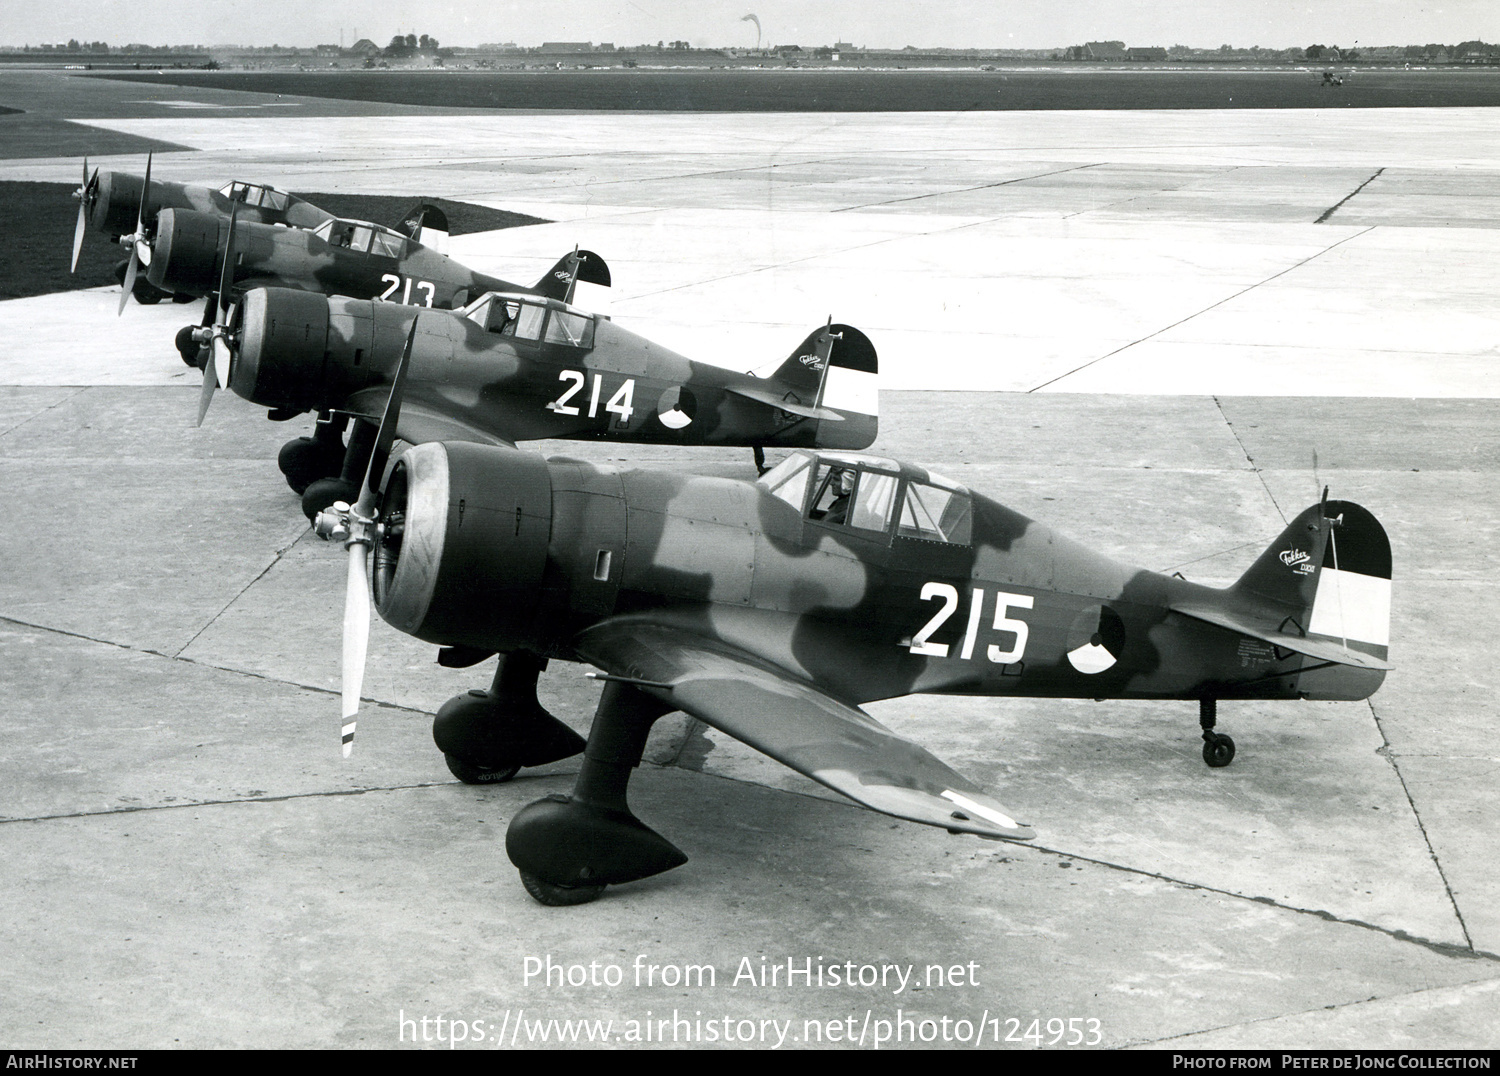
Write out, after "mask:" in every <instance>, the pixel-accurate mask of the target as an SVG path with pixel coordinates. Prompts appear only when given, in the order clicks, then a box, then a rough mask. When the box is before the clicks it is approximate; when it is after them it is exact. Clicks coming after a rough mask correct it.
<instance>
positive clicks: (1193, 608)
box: [1171, 602, 1395, 670]
mask: <svg viewBox="0 0 1500 1076" xmlns="http://www.w3.org/2000/svg"><path fill="white" fill-rule="evenodd" d="M1171 609H1172V611H1173V612H1174V613H1181V614H1182V615H1183V616H1188V617H1192V618H1193V619H1194V620H1201V621H1203V622H1204V623H1206V624H1213V625H1215V626H1216V627H1220V628H1228V629H1229V630H1230V631H1237V632H1239V633H1240V634H1241V635H1248V636H1250V638H1252V639H1259V640H1260V641H1261V642H1263V643H1270V644H1271V645H1272V646H1279V647H1281V649H1283V650H1291V651H1294V652H1295V653H1298V654H1306V655H1307V656H1308V657H1310V658H1317V659H1318V660H1319V661H1333V662H1337V663H1338V664H1340V665H1352V666H1353V667H1354V668H1356V669H1381V670H1389V669H1392V668H1395V666H1393V665H1392V664H1391V663H1390V662H1388V661H1382V660H1380V659H1379V658H1377V657H1375V656H1374V655H1373V654H1365V653H1362V652H1360V651H1358V650H1351V649H1349V648H1348V647H1346V646H1340V645H1339V644H1338V643H1336V642H1333V641H1331V640H1328V639H1309V638H1307V637H1306V636H1302V635H1292V634H1290V633H1288V632H1284V631H1278V630H1276V629H1275V628H1271V627H1268V626H1267V625H1266V624H1263V623H1260V622H1258V621H1256V620H1254V619H1253V618H1251V617H1248V616H1244V615H1241V614H1237V613H1234V612H1230V611H1229V610H1226V609H1220V608H1217V607H1216V606H1212V605H1207V604H1203V603H1198V602H1173V603H1172V604H1171Z"/></svg>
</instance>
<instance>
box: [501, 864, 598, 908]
mask: <svg viewBox="0 0 1500 1076" xmlns="http://www.w3.org/2000/svg"><path fill="white" fill-rule="evenodd" d="M520 873H521V884H522V885H524V886H525V887H526V892H528V893H530V894H531V896H532V898H533V899H534V900H535V901H536V902H537V903H538V904H545V905H547V907H549V908H567V907H569V906H571V905H574V904H587V903H588V902H589V901H591V900H598V899H599V894H601V893H603V892H604V887H603V886H602V885H553V884H552V883H551V882H544V881H542V880H541V879H540V878H538V877H537V876H536V875H534V874H531V873H528V872H527V871H521V872H520Z"/></svg>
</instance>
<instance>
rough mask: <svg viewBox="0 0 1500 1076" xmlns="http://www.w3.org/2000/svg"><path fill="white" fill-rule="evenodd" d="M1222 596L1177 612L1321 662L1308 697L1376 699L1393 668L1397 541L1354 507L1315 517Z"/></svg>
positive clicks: (1294, 526)
mask: <svg viewBox="0 0 1500 1076" xmlns="http://www.w3.org/2000/svg"><path fill="white" fill-rule="evenodd" d="M1222 593H1223V594H1224V598H1223V599H1219V598H1214V599H1212V600H1208V599H1204V598H1202V597H1184V598H1182V599H1178V600H1174V601H1173V602H1172V603H1171V607H1172V609H1173V610H1174V611H1175V612H1178V613H1181V614H1183V615H1185V616H1190V617H1194V618H1196V619H1198V620H1203V621H1207V622H1208V623H1210V624H1216V625H1218V626H1219V627H1222V628H1228V629H1230V630H1231V631H1237V632H1240V633H1241V634H1243V635H1248V636H1250V637H1251V638H1254V639H1260V640H1261V641H1263V642H1267V643H1271V644H1272V645H1273V646H1276V647H1279V648H1281V649H1284V650H1290V651H1293V652H1294V653H1298V654H1303V655H1305V656H1307V657H1310V658H1313V659H1315V661H1316V662H1319V663H1321V664H1315V665H1313V666H1309V667H1304V669H1303V671H1302V673H1301V674H1300V675H1301V679H1300V681H1299V684H1298V688H1297V690H1298V694H1300V695H1301V696H1302V697H1303V698H1313V699H1363V698H1367V697H1368V696H1369V695H1370V694H1371V693H1372V692H1373V691H1374V690H1375V689H1376V688H1377V687H1379V686H1380V682H1381V680H1382V679H1384V676H1385V672H1386V670H1388V669H1390V667H1391V666H1390V663H1389V661H1388V660H1387V658H1388V657H1389V648H1390V631H1391V629H1390V624H1391V543H1390V539H1389V538H1387V537H1386V533H1385V529H1384V528H1383V527H1381V525H1380V523H1379V522H1378V521H1377V520H1376V519H1375V517H1374V516H1373V515H1371V514H1370V513H1369V512H1368V511H1367V510H1366V509H1364V508H1361V507H1360V506H1359V505H1357V504H1355V503H1353V502H1352V501H1324V502H1323V503H1321V504H1315V505H1313V506H1312V507H1311V508H1309V509H1307V510H1306V511H1305V512H1303V513H1302V514H1301V515H1299V516H1298V517H1297V518H1296V519H1294V520H1292V522H1291V524H1290V525H1289V526H1288V527H1287V528H1286V530H1284V531H1282V532H1281V536H1280V537H1279V538H1277V539H1276V541H1274V542H1272V543H1271V544H1270V546H1268V547H1267V549H1266V551H1265V552H1264V553H1262V554H1261V555H1260V557H1259V558H1257V559H1256V561H1255V563H1254V564H1252V565H1251V566H1250V569H1249V571H1247V572H1246V573H1245V574H1244V575H1243V576H1241V577H1240V579H1239V581H1238V582H1236V583H1235V584H1234V586H1232V587H1230V588H1229V589H1228V591H1225V592H1222Z"/></svg>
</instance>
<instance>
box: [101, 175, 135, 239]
mask: <svg viewBox="0 0 1500 1076" xmlns="http://www.w3.org/2000/svg"><path fill="white" fill-rule="evenodd" d="M142 186H143V183H142V181H141V179H140V178H139V177H138V176H132V175H130V174H129V173H127V172H100V173H99V183H98V186H97V187H96V188H95V190H94V196H93V206H92V208H91V209H90V211H89V227H91V228H92V229H93V230H94V231H96V232H103V233H104V234H106V235H129V234H130V233H132V232H134V231H135V218H136V214H137V213H139V212H140V208H141V187H142Z"/></svg>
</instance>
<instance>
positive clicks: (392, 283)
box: [380, 273, 437, 306]
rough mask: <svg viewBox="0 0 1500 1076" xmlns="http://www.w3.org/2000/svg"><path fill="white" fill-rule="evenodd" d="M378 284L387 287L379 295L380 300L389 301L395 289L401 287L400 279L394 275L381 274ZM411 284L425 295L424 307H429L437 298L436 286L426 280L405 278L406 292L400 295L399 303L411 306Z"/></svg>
mask: <svg viewBox="0 0 1500 1076" xmlns="http://www.w3.org/2000/svg"><path fill="white" fill-rule="evenodd" d="M380 282H381V283H382V284H386V285H388V287H387V288H386V289H385V291H383V292H381V293H380V297H381V298H382V299H390V297H391V296H392V295H395V294H396V289H397V288H399V287H401V278H400V277H399V276H397V275H396V274H395V273H382V274H381V276H380ZM413 284H415V285H416V286H417V290H418V291H420V292H425V293H426V295H427V302H426V304H425V305H427V306H431V305H432V300H433V299H434V298H435V297H436V296H437V285H436V284H433V283H430V282H428V281H426V280H413V279H412V278H411V277H407V278H406V290H405V291H403V292H402V293H401V302H403V303H406V304H407V305H410V304H411V287H412V285H413Z"/></svg>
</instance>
